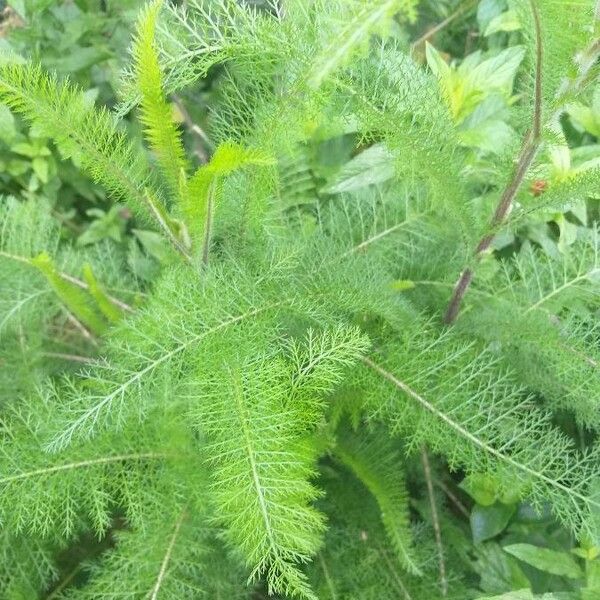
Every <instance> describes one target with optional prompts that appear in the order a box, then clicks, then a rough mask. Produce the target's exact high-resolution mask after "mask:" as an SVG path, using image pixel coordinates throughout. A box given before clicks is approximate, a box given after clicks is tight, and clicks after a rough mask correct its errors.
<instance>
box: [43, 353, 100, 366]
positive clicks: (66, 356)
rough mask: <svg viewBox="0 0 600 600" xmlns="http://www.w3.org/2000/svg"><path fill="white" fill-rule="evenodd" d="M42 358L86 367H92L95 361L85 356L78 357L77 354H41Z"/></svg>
mask: <svg viewBox="0 0 600 600" xmlns="http://www.w3.org/2000/svg"><path fill="white" fill-rule="evenodd" d="M42 356H46V357H48V358H60V359H61V360H68V361H71V362H78V363H83V364H86V365H93V364H94V363H95V362H96V361H95V360H94V359H93V358H89V357H87V356H79V355H77V354H63V353H62V352H42Z"/></svg>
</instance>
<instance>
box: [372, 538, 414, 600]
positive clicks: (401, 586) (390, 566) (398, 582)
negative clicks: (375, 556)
mask: <svg viewBox="0 0 600 600" xmlns="http://www.w3.org/2000/svg"><path fill="white" fill-rule="evenodd" d="M376 546H377V550H379V554H380V555H381V557H382V558H383V560H384V561H385V564H386V565H387V567H388V569H389V570H390V573H391V574H392V577H393V580H394V583H395V584H396V586H397V587H398V589H399V590H400V592H401V593H402V595H403V596H404V600H412V596H411V595H410V594H409V593H408V590H407V589H406V586H405V585H404V582H403V581H402V579H400V575H398V569H397V568H396V567H395V566H394V564H393V563H392V561H391V560H390V557H389V556H388V555H387V552H386V551H385V549H384V548H382V547H381V546H380V545H379V544H376Z"/></svg>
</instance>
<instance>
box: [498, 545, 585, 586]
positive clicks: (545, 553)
mask: <svg viewBox="0 0 600 600" xmlns="http://www.w3.org/2000/svg"><path fill="white" fill-rule="evenodd" d="M504 550H505V551H506V552H508V553H509V554H511V555H512V556H515V557H516V558H518V559H519V560H522V561H523V562H525V563H527V564H528V565H531V566H532V567H535V568H536V569H539V570H540V571H544V572H546V573H551V574H552V575H559V576H561V577H569V578H570V579H581V578H582V577H583V571H582V570H581V567H580V566H579V565H578V564H577V562H576V561H575V559H574V558H573V557H572V556H571V555H570V554H567V553H566V552H557V551H556V550H550V549H549V548H541V547H539V546H533V545H532V544H511V545H510V546H504Z"/></svg>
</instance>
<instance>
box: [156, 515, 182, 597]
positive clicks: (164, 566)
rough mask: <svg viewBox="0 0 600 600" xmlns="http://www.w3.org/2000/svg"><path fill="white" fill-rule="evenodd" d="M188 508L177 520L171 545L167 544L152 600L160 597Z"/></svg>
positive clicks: (170, 541)
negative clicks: (161, 587)
mask: <svg viewBox="0 0 600 600" xmlns="http://www.w3.org/2000/svg"><path fill="white" fill-rule="evenodd" d="M185 511H186V509H185V508H184V509H183V511H182V512H181V516H180V517H179V519H178V520H177V523H176V524H175V530H174V531H173V535H172V536H171V539H170V540H169V545H168V546H167V552H166V554H165V557H164V558H163V561H162V564H161V565H160V571H159V573H158V578H157V579H156V583H155V584H154V588H153V589H152V593H151V596H150V600H156V599H157V598H158V593H159V591H160V586H161V585H162V582H163V579H164V578H165V575H166V574H167V567H168V566H169V561H170V560H171V554H173V548H174V547H175V542H176V541H177V536H178V535H179V530H180V529H181V525H182V523H183V521H184V520H185V517H186V512H185Z"/></svg>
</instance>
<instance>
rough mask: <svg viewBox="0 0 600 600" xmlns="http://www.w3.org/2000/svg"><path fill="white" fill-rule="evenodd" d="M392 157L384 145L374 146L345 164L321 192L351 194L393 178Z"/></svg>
mask: <svg viewBox="0 0 600 600" xmlns="http://www.w3.org/2000/svg"><path fill="white" fill-rule="evenodd" d="M394 172H395V169H394V157H393V155H392V154H391V153H390V151H389V150H388V149H387V148H386V147H385V145H384V144H375V145H373V146H371V147H370V148H367V150H365V151H364V152H361V153H360V154H359V155H357V156H355V157H354V158H353V159H352V160H351V161H349V162H348V163H346V164H345V165H344V167H343V168H342V169H341V171H340V172H339V173H338V174H337V175H336V177H335V178H334V179H333V181H332V182H331V183H330V184H329V185H328V186H327V187H326V188H325V189H324V190H323V191H324V192H325V193H327V194H341V193H344V192H352V191H355V190H358V189H360V188H364V187H367V186H369V185H376V184H379V183H384V182H386V181H389V180H390V179H392V178H393V177H394Z"/></svg>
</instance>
